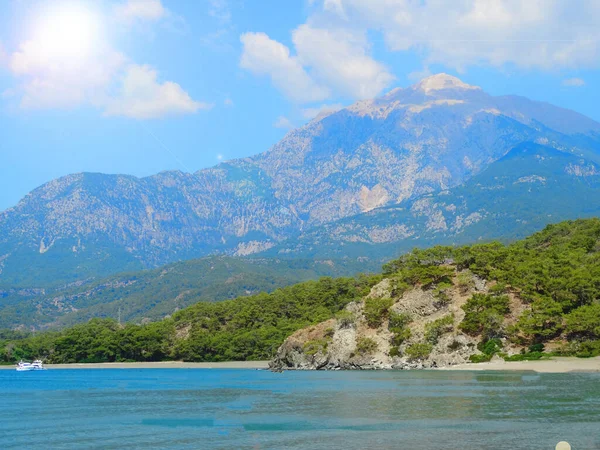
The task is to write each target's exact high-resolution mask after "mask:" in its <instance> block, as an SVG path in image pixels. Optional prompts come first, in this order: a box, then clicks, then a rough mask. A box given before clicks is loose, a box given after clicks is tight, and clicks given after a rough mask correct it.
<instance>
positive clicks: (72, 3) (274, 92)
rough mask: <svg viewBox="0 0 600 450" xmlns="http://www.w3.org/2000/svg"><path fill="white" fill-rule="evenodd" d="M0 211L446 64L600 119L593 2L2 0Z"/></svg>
mask: <svg viewBox="0 0 600 450" xmlns="http://www.w3.org/2000/svg"><path fill="white" fill-rule="evenodd" d="M0 12H1V14H0V210H2V209H5V208H8V207H10V206H12V205H14V204H16V202H17V201H18V200H19V199H20V198H22V197H23V196H24V195H25V194H26V193H27V192H28V191H30V190H32V189H34V188H35V187H37V186H39V185H41V184H43V183H44V182H47V181H49V180H51V179H53V178H56V177H59V176H62V175H66V174H69V173H74V172H81V171H91V172H105V173H127V174H133V175H137V176H147V175H151V174H154V173H157V172H160V171H163V170H171V169H179V170H183V171H196V170H198V169H201V168H204V167H209V166H212V165H215V164H218V163H219V161H221V160H227V159H233V158H239V157H244V156H249V155H253V154H256V153H259V152H262V151H264V150H267V149H268V148H269V147H270V146H271V145H273V144H274V143H276V142H277V141H278V140H279V139H280V138H281V137H283V135H284V134H285V133H286V132H287V131H288V130H289V128H290V127H294V126H300V125H302V124H303V123H306V122H307V121H308V120H310V118H311V117H312V116H314V115H316V114H317V113H318V111H319V110H320V109H322V108H325V109H328V108H339V107H341V106H344V105H349V104H351V103H353V102H354V101H356V100H359V99H361V98H370V97H373V96H376V95H379V94H381V93H383V92H386V91H387V90H389V89H391V88H393V87H398V86H400V87H404V86H408V85H410V84H413V83H414V82H416V81H418V80H419V79H420V78H421V77H424V76H427V75H428V74H433V73H437V72H447V73H450V74H453V75H456V76H458V77H459V78H461V79H462V80H463V81H465V82H467V83H469V84H474V85H478V86H481V87H482V88H484V89H485V90H486V91H488V92H489V93H492V94H495V95H502V94H517V95H524V96H527V97H529V98H532V99H536V100H542V101H547V102H550V103H554V104H557V105H560V106H563V107H566V108H570V109H574V110H576V111H579V112H581V113H584V114H586V115H588V116H590V117H592V118H594V119H595V120H599V121H600V109H599V107H598V104H599V101H598V100H599V99H600V76H599V75H600V74H599V71H598V69H599V66H600V43H599V40H600V29H599V27H598V26H597V24H598V23H600V2H598V1H597V0H577V1H567V0H531V1H528V2H522V1H518V0H495V1H491V0H456V1H454V2H447V1H443V0H426V1H419V2H411V1H405V0H293V1H281V0H278V1H275V0H252V1H251V0H193V1H192V0H189V1H185V0H171V1H170V0H162V1H161V0H114V1H109V0H103V1H100V0H98V1H77V0H56V1H48V0H44V1H36V0H27V1H19V0H0Z"/></svg>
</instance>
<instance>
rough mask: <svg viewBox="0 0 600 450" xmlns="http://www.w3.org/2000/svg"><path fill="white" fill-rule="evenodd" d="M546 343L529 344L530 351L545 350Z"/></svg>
mask: <svg viewBox="0 0 600 450" xmlns="http://www.w3.org/2000/svg"><path fill="white" fill-rule="evenodd" d="M544 348H545V347H544V344H541V343H540V344H532V345H530V346H529V352H530V353H533V352H540V353H541V352H543V351H544Z"/></svg>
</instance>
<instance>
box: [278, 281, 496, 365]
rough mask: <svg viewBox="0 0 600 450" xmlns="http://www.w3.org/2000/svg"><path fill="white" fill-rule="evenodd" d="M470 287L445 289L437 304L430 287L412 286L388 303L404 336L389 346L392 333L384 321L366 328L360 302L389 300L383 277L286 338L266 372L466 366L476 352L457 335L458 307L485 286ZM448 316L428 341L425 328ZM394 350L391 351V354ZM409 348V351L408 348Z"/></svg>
mask: <svg viewBox="0 0 600 450" xmlns="http://www.w3.org/2000/svg"><path fill="white" fill-rule="evenodd" d="M473 278H474V279H473V283H472V287H470V288H469V289H468V290H466V291H465V290H461V289H459V288H458V287H453V288H451V289H448V290H447V292H446V294H447V295H448V300H447V301H446V302H443V303H440V301H439V299H437V298H436V296H435V295H434V291H433V289H428V290H423V289H421V288H419V287H416V288H412V289H410V290H408V291H407V292H405V293H404V294H403V295H401V296H400V297H398V298H394V299H392V306H391V307H390V313H397V314H406V315H408V316H409V317H410V323H409V324H408V325H407V326H406V328H408V329H410V334H409V337H408V338H407V339H405V340H404V341H403V342H402V343H401V344H400V345H394V344H395V343H394V333H393V332H392V331H391V330H390V327H389V319H385V320H383V321H382V323H381V324H380V325H379V326H377V327H372V326H369V324H368V323H367V320H366V317H365V301H366V300H368V299H369V298H375V299H377V298H384V299H385V298H391V296H392V293H393V283H394V281H393V280H391V279H384V280H383V281H382V282H381V283H379V284H377V285H376V286H374V287H373V288H372V290H371V292H370V294H369V295H368V296H367V297H366V298H365V299H364V300H363V301H361V302H355V303H351V304H349V305H348V306H347V307H346V310H345V311H346V312H345V313H344V314H341V315H340V318H338V319H330V320H328V321H326V322H322V323H320V324H318V325H315V326H312V327H309V328H305V329H302V330H299V331H297V332H296V333H294V334H293V335H291V336H290V337H289V338H288V339H287V340H286V341H285V342H284V343H283V344H282V345H281V347H280V348H279V349H278V351H277V354H276V356H275V358H274V359H273V361H271V363H270V367H271V369H272V370H276V371H279V370H354V369H357V370H379V369H402V370H407V369H425V368H437V367H446V366H452V365H458V364H464V363H468V362H469V358H470V356H471V355H475V354H480V352H479V350H477V343H478V342H479V339H478V338H477V337H472V336H468V335H466V334H464V333H462V332H461V331H460V330H459V328H458V325H459V324H460V322H461V321H462V320H463V318H464V311H463V310H462V308H461V306H462V305H464V304H465V303H466V301H467V300H468V298H469V297H470V296H471V294H472V293H473V292H477V291H478V290H480V291H482V292H485V291H487V286H486V284H485V282H483V280H481V279H476V277H473ZM446 317H452V324H451V325H450V326H447V327H446V328H444V329H442V330H441V332H440V335H439V336H437V337H436V338H435V339H432V337H431V335H430V334H427V331H426V330H427V329H428V325H430V324H432V323H433V322H435V321H436V320H439V319H442V318H446ZM418 346H422V347H423V346H425V348H426V351H425V352H424V353H423V354H421V355H415V353H414V349H416V348H419V347H418ZM394 348H395V350H394ZM411 349H412V350H411Z"/></svg>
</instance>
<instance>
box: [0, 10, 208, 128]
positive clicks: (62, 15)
mask: <svg viewBox="0 0 600 450" xmlns="http://www.w3.org/2000/svg"><path fill="white" fill-rule="evenodd" d="M119 8H120V9H119ZM117 9H118V10H119V11H121V13H122V14H123V17H129V18H131V19H136V20H137V19H140V20H141V19H145V20H158V19H159V18H160V17H162V16H163V15H164V14H166V13H165V11H166V10H164V8H163V7H162V5H161V3H160V2H159V1H155V0H149V1H147V2H146V1H135V0H130V1H128V2H126V3H121V4H120V5H118V8H117ZM48 11H49V12H45V13H44V14H43V15H41V19H40V20H39V23H38V26H36V27H35V28H34V32H33V34H32V35H31V36H30V37H29V39H27V40H25V41H23V42H22V43H21V44H20V45H19V46H18V48H17V49H16V50H14V51H13V52H12V53H11V54H10V55H8V57H7V67H8V69H9V71H10V73H12V75H13V77H14V78H15V81H16V85H15V86H13V87H12V88H11V89H10V90H9V92H11V96H10V97H7V96H4V97H5V98H7V99H11V101H16V102H19V104H20V106H21V108H24V109H56V108H62V109H67V108H68V109H73V108H77V107H85V106H91V107H95V108H98V109H101V110H103V111H104V113H105V114H106V115H121V116H128V117H135V118H155V117H160V116H163V115H170V114H183V113H195V112H197V111H198V110H199V109H206V108H208V107H209V105H207V104H205V103H201V102H198V101H195V100H193V99H192V98H191V97H190V96H189V94H188V93H187V92H185V91H184V90H183V89H182V88H181V86H179V85H178V84H177V83H174V82H172V81H165V82H162V83H159V82H158V81H157V74H156V70H154V69H153V68H151V67H149V66H142V65H136V64H135V63H133V61H130V60H129V59H128V58H127V57H126V56H125V55H124V54H122V53H121V52H119V51H117V50H116V49H114V48H112V47H111V46H109V45H108V41H107V39H106V38H105V36H104V35H103V30H105V29H106V24H105V23H104V21H103V19H106V18H104V17H103V16H102V15H101V14H100V12H99V11H94V10H92V9H90V10H87V9H84V8H80V9H73V8H62V9H61V7H57V8H56V9H49V10H48ZM106 23H108V21H106ZM65 30H66V31H65ZM115 93H116V95H115Z"/></svg>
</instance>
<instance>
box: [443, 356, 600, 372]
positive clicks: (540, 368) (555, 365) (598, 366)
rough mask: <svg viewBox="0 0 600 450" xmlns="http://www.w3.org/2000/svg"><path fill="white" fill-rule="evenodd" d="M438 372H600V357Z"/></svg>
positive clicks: (494, 364)
mask: <svg viewBox="0 0 600 450" xmlns="http://www.w3.org/2000/svg"><path fill="white" fill-rule="evenodd" d="M438 370H479V371H481V370H494V371H495V370H506V371H525V370H531V371H534V372H538V373H569V372H600V357H596V358H575V357H554V358H552V359H543V360H539V361H515V362H507V361H504V360H500V361H490V362H487V363H477V364H459V365H457V366H450V367H442V368H440V369H438Z"/></svg>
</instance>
